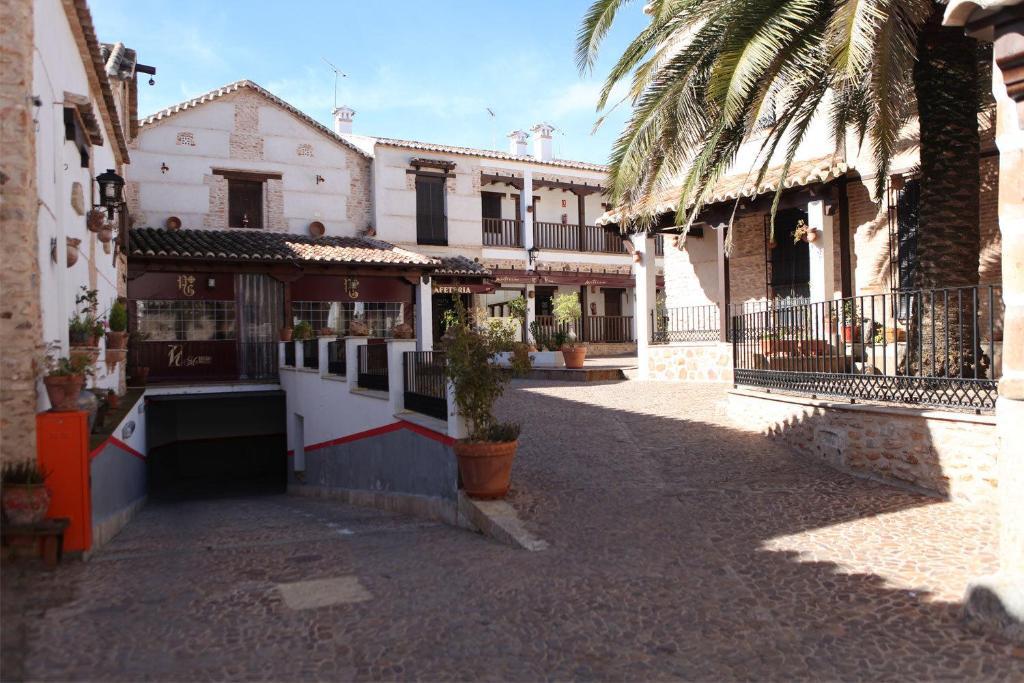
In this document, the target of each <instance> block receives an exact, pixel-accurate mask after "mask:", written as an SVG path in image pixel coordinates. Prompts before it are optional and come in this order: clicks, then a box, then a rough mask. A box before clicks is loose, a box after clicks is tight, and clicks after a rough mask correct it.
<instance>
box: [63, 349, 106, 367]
mask: <svg viewBox="0 0 1024 683" xmlns="http://www.w3.org/2000/svg"><path fill="white" fill-rule="evenodd" d="M69 355H70V356H71V360H75V359H76V358H84V359H85V361H86V362H87V363H88V364H89V365H95V364H96V361H97V360H99V358H100V347H98V346H72V347H71V353H70V354H69Z"/></svg>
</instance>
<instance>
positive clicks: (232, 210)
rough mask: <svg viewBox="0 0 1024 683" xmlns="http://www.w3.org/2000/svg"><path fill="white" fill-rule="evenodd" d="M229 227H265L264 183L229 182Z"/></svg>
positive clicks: (249, 181)
mask: <svg viewBox="0 0 1024 683" xmlns="http://www.w3.org/2000/svg"><path fill="white" fill-rule="evenodd" d="M228 227H231V228H256V229H259V228H262V227H263V183H262V182H260V181H258V180H235V179H230V180H228Z"/></svg>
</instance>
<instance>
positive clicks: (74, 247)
mask: <svg viewBox="0 0 1024 683" xmlns="http://www.w3.org/2000/svg"><path fill="white" fill-rule="evenodd" d="M81 243H82V240H80V239H78V238H77V237H69V238H67V251H68V268H70V267H71V266H73V265H75V264H76V263H78V245H80V244H81Z"/></svg>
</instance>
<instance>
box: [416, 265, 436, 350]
mask: <svg viewBox="0 0 1024 683" xmlns="http://www.w3.org/2000/svg"><path fill="white" fill-rule="evenodd" d="M416 350H417V351H433V350H434V286H433V284H431V279H430V278H429V277H428V278H427V281H426V282H423V278H420V281H419V283H417V285H416Z"/></svg>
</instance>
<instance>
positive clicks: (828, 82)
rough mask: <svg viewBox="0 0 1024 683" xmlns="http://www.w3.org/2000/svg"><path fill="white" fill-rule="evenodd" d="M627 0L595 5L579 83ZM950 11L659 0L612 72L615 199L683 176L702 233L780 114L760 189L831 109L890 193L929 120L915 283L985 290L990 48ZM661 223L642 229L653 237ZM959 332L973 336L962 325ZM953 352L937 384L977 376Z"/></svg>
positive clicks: (887, 5)
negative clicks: (762, 129) (915, 132)
mask: <svg viewBox="0 0 1024 683" xmlns="http://www.w3.org/2000/svg"><path fill="white" fill-rule="evenodd" d="M629 1H630V0H595V1H594V3H593V4H592V5H591V7H590V9H589V10H588V11H587V13H586V15H585V16H584V18H583V22H582V24H581V26H580V29H579V33H578V36H577V46H576V57H577V65H578V67H579V68H580V70H581V72H587V71H589V70H591V69H592V68H593V66H594V63H595V60H596V58H597V55H598V53H599V49H600V46H601V43H602V41H603V39H604V37H605V35H606V34H607V32H608V30H609V28H610V27H611V26H612V24H613V23H614V21H615V17H616V14H617V13H618V11H619V10H620V9H621V8H622V6H623V5H625V4H627V3H628V2H629ZM944 8H945V4H944V3H942V2H938V1H936V0H651V1H650V2H649V3H648V4H647V6H646V7H645V11H646V12H647V13H648V14H649V15H650V24H649V25H648V26H647V27H646V28H645V29H644V30H642V31H641V32H640V34H639V35H637V36H636V38H634V40H633V41H632V42H631V43H630V44H629V46H628V47H627V48H626V50H625V52H624V53H623V54H622V55H621V56H620V57H619V59H618V61H617V62H616V63H615V65H614V66H613V67H612V69H611V71H610V72H609V74H608V76H607V78H606V80H605V83H604V87H603V88H602V91H601V96H600V99H599V103H598V110H599V111H603V110H606V109H607V108H608V104H609V97H610V96H611V93H612V90H613V88H614V87H615V86H617V85H618V84H620V83H623V82H626V81H627V79H628V83H627V85H628V87H627V94H626V96H625V97H624V98H623V101H627V102H629V103H631V104H632V107H633V111H632V114H631V116H630V119H629V121H628V123H627V125H626V127H625V130H624V131H623V132H622V134H621V135H620V137H619V138H618V140H617V141H616V143H615V145H614V146H613V149H612V153H611V158H610V170H609V186H610V190H611V194H612V201H613V202H614V203H615V204H616V205H618V206H623V207H625V208H626V209H627V210H629V211H633V210H637V209H639V208H640V207H641V206H642V200H643V199H644V198H645V197H646V196H648V195H649V194H650V193H651V192H652V191H655V190H660V189H664V188H665V187H669V186H674V185H675V184H679V179H680V178H681V179H682V182H681V185H680V190H679V192H680V196H679V204H678V206H679V207H680V210H679V211H678V212H677V215H676V222H677V223H679V224H680V225H688V224H689V223H691V222H692V221H693V220H694V219H695V218H696V217H697V215H698V214H699V213H700V211H701V210H702V208H703V205H704V202H705V201H706V200H707V199H708V197H709V195H710V192H711V191H712V189H713V188H714V185H715V183H716V181H717V180H718V179H719V178H720V177H721V176H722V175H723V174H724V173H725V172H726V171H727V169H729V167H730V166H731V165H732V164H733V162H734V161H735V159H736V155H737V152H738V151H739V149H740V146H741V145H742V144H743V143H744V142H745V141H746V140H747V139H748V138H749V137H750V134H751V133H752V132H753V130H754V128H755V125H756V124H757V121H758V118H759V116H761V115H762V113H763V112H764V111H766V110H767V108H768V107H769V106H770V107H774V110H775V117H774V122H773V123H771V124H770V126H769V127H768V129H767V135H766V136H765V138H764V141H763V143H762V145H761V147H760V150H759V156H758V161H757V162H756V163H755V165H754V168H752V169H751V173H752V179H754V178H756V181H757V182H758V183H760V181H761V180H762V179H763V177H764V174H765V173H766V172H767V170H768V168H769V166H770V163H771V161H772V158H773V156H777V155H776V151H780V152H782V155H783V159H784V161H783V169H782V174H783V175H785V174H786V173H787V172H788V170H789V166H790V164H791V163H792V162H793V159H794V157H795V155H796V152H797V148H798V147H799V145H800V143H801V141H802V140H803V138H804V136H805V135H806V133H807V131H808V129H809V127H810V125H811V122H812V119H813V118H814V116H815V114H816V113H819V112H821V113H822V114H824V115H827V116H828V121H829V126H830V131H831V135H832V137H833V142H834V145H835V148H836V150H837V151H843V150H844V149H845V144H846V139H847V133H848V132H851V131H852V132H854V133H855V134H856V136H857V139H858V140H859V142H860V144H868V145H870V150H871V153H872V156H873V158H874V161H875V164H876V167H877V172H876V176H875V183H876V189H877V191H878V192H877V194H878V195H879V196H883V195H882V189H883V188H884V186H885V181H886V178H887V176H888V171H889V166H890V162H891V160H892V158H893V156H894V154H895V152H896V150H897V145H898V143H899V142H900V134H901V130H902V129H903V128H904V126H905V125H906V123H907V122H908V120H909V119H910V117H911V116H912V115H913V114H914V113H915V111H916V112H917V114H918V118H919V122H920V146H921V178H922V180H921V197H920V223H919V228H918V254H919V255H920V261H919V266H918V268H917V281H916V283H915V284H916V286H917V287H921V288H932V287H946V286H953V285H971V284H976V283H977V278H978V266H977V264H978V256H979V237H978V234H979V233H978V193H979V189H980V178H979V171H978V161H979V158H978V147H979V134H978V110H979V106H980V90H979V87H978V80H979V78H978V48H977V47H976V42H975V41H974V40H973V39H970V38H967V37H966V36H965V35H964V33H963V31H962V30H961V29H951V28H944V27H943V26H942V24H941V19H942V13H943V10H944ZM915 105H916V106H915ZM602 119H603V117H602ZM602 119H599V123H600V121H601V120H602ZM781 192H782V190H781V188H780V190H779V191H778V192H777V193H776V195H775V201H774V203H773V206H772V216H773V217H774V214H775V210H776V208H777V206H778V202H779V197H780V195H781ZM652 218H653V216H642V215H641V217H640V219H639V220H638V221H637V222H638V224H639V225H640V226H641V227H644V225H645V223H646V222H647V221H649V220H650V219H652ZM954 317H957V318H958V319H959V320H965V322H966V323H968V324H969V320H966V319H965V316H954ZM936 322H938V321H936ZM956 327H958V328H959V327H961V326H960V325H959V323H957V325H956ZM953 333H956V334H957V335H958V338H964V337H962V336H960V335H961V334H962V330H961V331H958V330H957V329H954V330H953ZM953 346H956V345H953ZM960 346H962V345H960ZM967 355H969V354H967ZM945 356H946V357H944V358H941V359H939V362H938V363H937V364H936V372H937V374H941V375H960V374H962V373H963V372H964V370H965V368H964V361H963V356H964V354H963V353H962V352H956V353H954V352H950V353H949V354H945ZM922 360H923V359H922ZM929 370H930V364H929Z"/></svg>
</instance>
